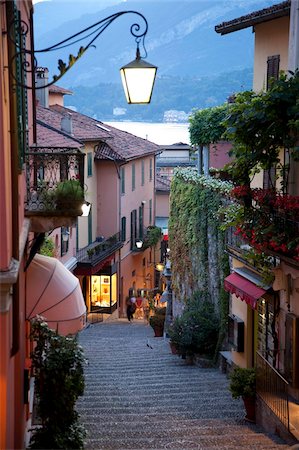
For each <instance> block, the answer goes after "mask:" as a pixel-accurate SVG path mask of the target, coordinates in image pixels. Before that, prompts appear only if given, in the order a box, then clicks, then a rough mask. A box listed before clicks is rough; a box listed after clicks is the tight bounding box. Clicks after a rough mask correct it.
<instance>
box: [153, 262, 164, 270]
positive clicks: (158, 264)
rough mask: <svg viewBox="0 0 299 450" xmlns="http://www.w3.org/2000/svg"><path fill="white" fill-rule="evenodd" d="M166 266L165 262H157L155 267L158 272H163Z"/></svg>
mask: <svg viewBox="0 0 299 450" xmlns="http://www.w3.org/2000/svg"><path fill="white" fill-rule="evenodd" d="M164 267H165V266H164V264H162V263H157V264H156V266H155V269H156V270H158V272H163V270H164Z"/></svg>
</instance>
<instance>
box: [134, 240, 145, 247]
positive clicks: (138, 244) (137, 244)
mask: <svg viewBox="0 0 299 450" xmlns="http://www.w3.org/2000/svg"><path fill="white" fill-rule="evenodd" d="M135 244H136V247H137V248H141V247H142V246H143V242H142V241H140V240H139V241H136V242H135Z"/></svg>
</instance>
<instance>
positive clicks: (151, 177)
mask: <svg viewBox="0 0 299 450" xmlns="http://www.w3.org/2000/svg"><path fill="white" fill-rule="evenodd" d="M152 179H153V160H152V159H150V165H149V180H150V181H152Z"/></svg>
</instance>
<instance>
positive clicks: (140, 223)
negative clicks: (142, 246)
mask: <svg viewBox="0 0 299 450" xmlns="http://www.w3.org/2000/svg"><path fill="white" fill-rule="evenodd" d="M139 238H140V239H143V207H142V206H139Z"/></svg>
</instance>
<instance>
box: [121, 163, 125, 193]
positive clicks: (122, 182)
mask: <svg viewBox="0 0 299 450" xmlns="http://www.w3.org/2000/svg"><path fill="white" fill-rule="evenodd" d="M120 184H121V193H122V194H125V192H126V191H125V168H124V167H122V168H121V169H120Z"/></svg>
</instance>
